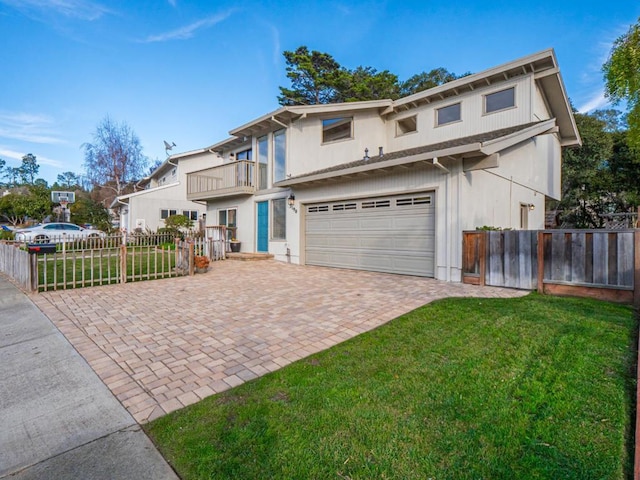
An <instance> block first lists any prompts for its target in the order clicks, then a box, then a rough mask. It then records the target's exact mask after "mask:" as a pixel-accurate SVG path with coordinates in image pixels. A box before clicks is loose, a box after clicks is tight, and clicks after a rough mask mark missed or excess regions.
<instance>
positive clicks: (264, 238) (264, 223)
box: [256, 202, 269, 252]
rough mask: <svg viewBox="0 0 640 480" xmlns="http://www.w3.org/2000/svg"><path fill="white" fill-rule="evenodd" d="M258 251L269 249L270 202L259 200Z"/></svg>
mask: <svg viewBox="0 0 640 480" xmlns="http://www.w3.org/2000/svg"><path fill="white" fill-rule="evenodd" d="M257 205H258V228H257V229H256V230H257V232H258V241H257V242H256V243H257V245H258V249H257V250H258V252H268V251H269V202H258V203H257Z"/></svg>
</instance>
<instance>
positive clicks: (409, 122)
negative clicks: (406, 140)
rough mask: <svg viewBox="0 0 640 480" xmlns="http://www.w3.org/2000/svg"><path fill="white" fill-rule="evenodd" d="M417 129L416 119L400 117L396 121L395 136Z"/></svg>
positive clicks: (414, 117)
mask: <svg viewBox="0 0 640 480" xmlns="http://www.w3.org/2000/svg"><path fill="white" fill-rule="evenodd" d="M417 130H418V120H417V117H416V116H415V115H414V116H413V117H407V118H401V119H400V120H398V121H397V122H396V136H400V135H404V134H406V133H412V132H415V131H417Z"/></svg>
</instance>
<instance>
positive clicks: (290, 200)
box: [287, 193, 298, 213]
mask: <svg viewBox="0 0 640 480" xmlns="http://www.w3.org/2000/svg"><path fill="white" fill-rule="evenodd" d="M287 204H288V205H289V208H290V209H291V210H293V211H294V212H296V213H298V210H296V207H295V205H296V196H295V195H294V194H293V193H291V194H289V197H288V198H287Z"/></svg>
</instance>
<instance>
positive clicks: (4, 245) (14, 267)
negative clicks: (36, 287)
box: [0, 242, 32, 290]
mask: <svg viewBox="0 0 640 480" xmlns="http://www.w3.org/2000/svg"><path fill="white" fill-rule="evenodd" d="M18 247H19V245H14V244H13V243H8V242H0V272H3V273H6V274H7V275H9V276H10V277H11V278H13V279H14V280H15V281H16V282H17V283H18V285H20V287H21V288H23V289H24V290H31V270H32V269H31V266H30V258H29V253H28V252H27V251H26V250H22V249H20V248H18Z"/></svg>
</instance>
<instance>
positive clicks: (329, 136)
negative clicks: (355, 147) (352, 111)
mask: <svg viewBox="0 0 640 480" xmlns="http://www.w3.org/2000/svg"><path fill="white" fill-rule="evenodd" d="M349 138H353V118H352V117H338V118H327V119H325V120H322V143H331V142H337V141H338V140H346V139H349Z"/></svg>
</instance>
